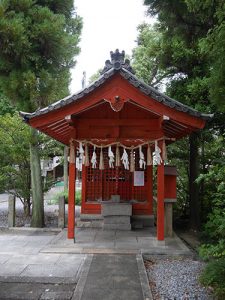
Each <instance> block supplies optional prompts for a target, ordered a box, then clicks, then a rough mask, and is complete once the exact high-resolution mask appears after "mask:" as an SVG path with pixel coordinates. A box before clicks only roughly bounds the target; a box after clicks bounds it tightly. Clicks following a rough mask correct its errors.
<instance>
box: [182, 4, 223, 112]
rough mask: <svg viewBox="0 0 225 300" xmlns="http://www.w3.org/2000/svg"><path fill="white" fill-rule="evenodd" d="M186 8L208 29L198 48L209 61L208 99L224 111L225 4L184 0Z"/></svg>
mask: <svg viewBox="0 0 225 300" xmlns="http://www.w3.org/2000/svg"><path fill="white" fill-rule="evenodd" d="M185 2H186V3H187V5H188V8H189V10H190V11H191V12H193V13H195V14H196V15H197V16H198V18H199V19H200V20H201V21H202V22H204V23H206V21H208V25H210V28H209V30H208V33H207V35H205V36H204V37H203V38H202V39H201V40H200V41H199V48H200V50H201V51H202V53H204V54H205V55H206V56H207V58H208V61H209V65H210V75H209V89H210V99H211V101H212V102H213V103H216V104H217V105H218V106H219V108H220V109H223V110H225V98H224V95H225V79H224V78H225V61H224V56H225V46H224V45H225V3H224V1H214V2H212V1H204V0H200V1H193V0H186V1H185Z"/></svg>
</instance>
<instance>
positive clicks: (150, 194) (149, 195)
mask: <svg viewBox="0 0 225 300" xmlns="http://www.w3.org/2000/svg"><path fill="white" fill-rule="evenodd" d="M152 171H153V168H152V166H147V184H148V188H147V202H148V204H149V211H148V213H149V214H150V215H151V214H152V212H153V175H152Z"/></svg>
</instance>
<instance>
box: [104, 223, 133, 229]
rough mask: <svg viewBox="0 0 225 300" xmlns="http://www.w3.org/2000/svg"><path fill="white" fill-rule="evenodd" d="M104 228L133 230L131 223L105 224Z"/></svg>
mask: <svg viewBox="0 0 225 300" xmlns="http://www.w3.org/2000/svg"><path fill="white" fill-rule="evenodd" d="M103 229H104V230H131V224H103Z"/></svg>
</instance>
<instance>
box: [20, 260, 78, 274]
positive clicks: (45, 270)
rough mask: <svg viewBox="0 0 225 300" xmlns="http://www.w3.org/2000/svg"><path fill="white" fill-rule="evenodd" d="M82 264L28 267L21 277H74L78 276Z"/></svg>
mask: <svg viewBox="0 0 225 300" xmlns="http://www.w3.org/2000/svg"><path fill="white" fill-rule="evenodd" d="M79 268H80V263H77V264H73V265H72V266H71V264H60V265H53V264H52V265H50V264H49V265H37V264H32V265H28V266H27V267H26V268H25V269H24V270H23V272H22V273H21V274H20V276H34V277H36V276H43V277H46V276H49V277H74V276H76V275H77V273H78V271H79Z"/></svg>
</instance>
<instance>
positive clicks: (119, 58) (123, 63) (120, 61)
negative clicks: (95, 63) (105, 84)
mask: <svg viewBox="0 0 225 300" xmlns="http://www.w3.org/2000/svg"><path fill="white" fill-rule="evenodd" d="M110 56H111V61H110V60H106V62H105V66H104V68H103V70H102V71H101V75H102V74H104V73H105V72H107V71H109V70H110V69H112V68H113V69H115V70H120V69H122V68H123V69H126V70H127V71H129V72H131V73H132V74H134V70H133V69H132V67H131V66H130V61H129V59H127V58H126V59H125V51H124V50H123V51H122V52H120V51H119V49H116V51H115V52H113V51H110Z"/></svg>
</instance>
